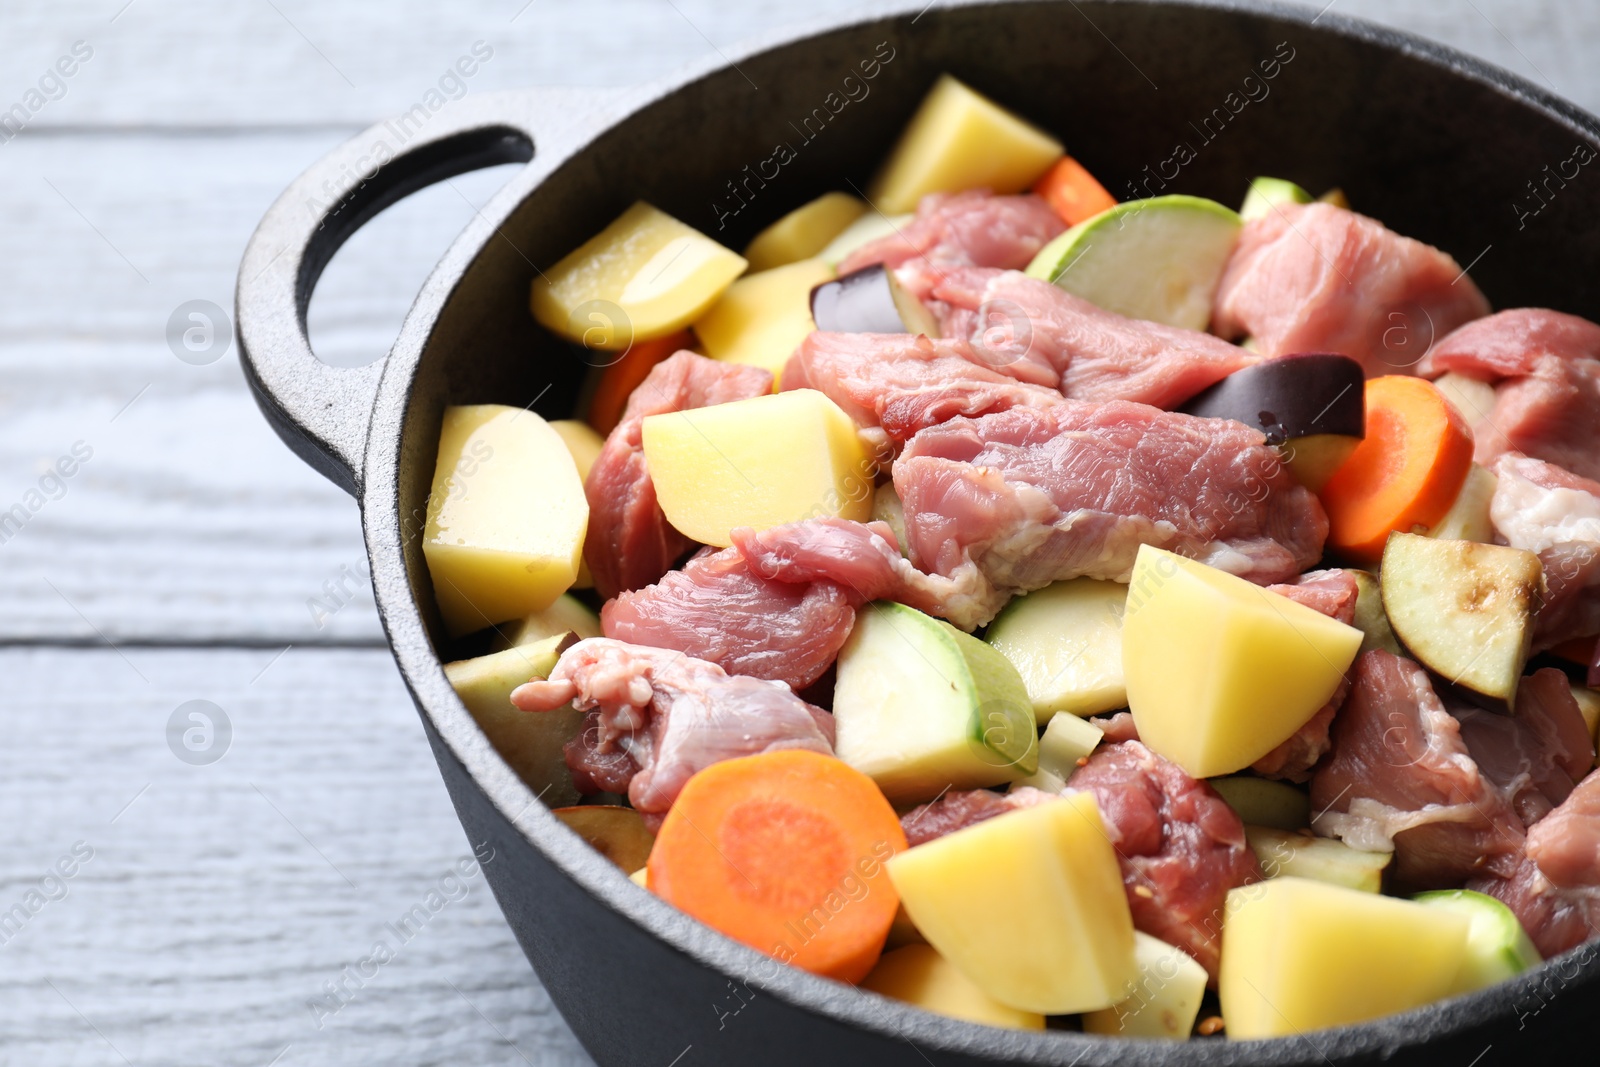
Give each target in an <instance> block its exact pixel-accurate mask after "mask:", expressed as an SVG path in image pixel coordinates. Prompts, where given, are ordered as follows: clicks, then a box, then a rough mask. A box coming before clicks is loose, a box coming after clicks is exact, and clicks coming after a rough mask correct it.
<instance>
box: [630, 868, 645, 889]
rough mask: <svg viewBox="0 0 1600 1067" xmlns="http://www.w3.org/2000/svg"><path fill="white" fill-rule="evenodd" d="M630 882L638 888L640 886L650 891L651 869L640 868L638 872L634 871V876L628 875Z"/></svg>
mask: <svg viewBox="0 0 1600 1067" xmlns="http://www.w3.org/2000/svg"><path fill="white" fill-rule="evenodd" d="M628 881H630V882H632V883H633V884H634V885H636V886H639V887H640V888H641V889H649V888H650V870H649V868H647V867H640V868H639V869H638V870H637V871H634V872H633V873H632V874H630V875H628Z"/></svg>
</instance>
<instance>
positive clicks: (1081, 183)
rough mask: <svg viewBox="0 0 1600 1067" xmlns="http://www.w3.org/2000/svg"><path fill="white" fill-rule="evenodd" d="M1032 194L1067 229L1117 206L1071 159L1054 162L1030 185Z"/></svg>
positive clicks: (1066, 158) (1115, 201)
mask: <svg viewBox="0 0 1600 1067" xmlns="http://www.w3.org/2000/svg"><path fill="white" fill-rule="evenodd" d="M1033 191H1034V192H1035V193H1037V194H1039V195H1040V196H1042V197H1044V201H1045V203H1047V204H1049V205H1050V207H1051V208H1052V209H1053V210H1054V211H1055V213H1056V214H1057V215H1060V216H1061V221H1062V222H1065V223H1066V224H1067V225H1068V226H1076V225H1077V224H1078V223H1080V222H1082V221H1083V220H1085V219H1089V218H1093V217H1094V216H1096V215H1098V214H1100V212H1102V211H1109V210H1111V209H1112V208H1114V207H1116V206H1117V198H1116V197H1114V196H1112V195H1111V194H1110V193H1108V192H1106V187H1105V186H1103V185H1101V184H1100V183H1099V182H1098V181H1096V180H1095V177H1094V175H1093V174H1090V173H1089V172H1088V171H1087V170H1085V169H1084V166H1083V164H1082V163H1079V162H1078V161H1077V160H1076V159H1073V158H1072V157H1071V156H1062V157H1061V158H1060V159H1058V160H1056V161H1055V163H1054V165H1052V166H1051V168H1050V169H1049V170H1047V171H1045V172H1044V176H1043V177H1041V178H1040V179H1039V180H1038V181H1036V182H1034V183H1033Z"/></svg>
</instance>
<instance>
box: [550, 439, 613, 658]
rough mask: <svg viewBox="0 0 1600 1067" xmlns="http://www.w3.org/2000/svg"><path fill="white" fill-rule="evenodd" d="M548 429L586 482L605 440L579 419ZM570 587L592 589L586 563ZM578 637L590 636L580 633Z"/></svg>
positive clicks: (592, 581) (592, 584) (592, 578)
mask: <svg viewBox="0 0 1600 1067" xmlns="http://www.w3.org/2000/svg"><path fill="white" fill-rule="evenodd" d="M550 428H551V429H552V430H554V431H555V432H556V433H558V434H560V435H561V439H562V440H563V441H565V442H566V443H567V451H568V452H571V453H572V461H573V462H574V463H576V464H577V465H578V477H579V478H582V479H583V480H584V481H588V480H589V471H590V470H591V469H592V468H593V467H594V461H595V460H597V459H599V458H600V450H601V449H602V448H604V447H605V444H606V439H605V438H604V437H601V436H600V435H599V434H598V433H596V432H595V429H594V427H593V426H590V425H589V424H588V423H587V422H584V421H583V420H581V419H556V420H554V421H553V422H551V423H550ZM572 587H573V588H574V589H592V588H594V577H593V576H592V575H591V574H590V573H589V564H588V563H587V562H582V561H580V562H579V564H578V577H577V579H576V580H575V581H574V582H573V583H572ZM573 629H577V627H573ZM579 636H581V637H587V636H590V635H588V634H581V633H580V634H579Z"/></svg>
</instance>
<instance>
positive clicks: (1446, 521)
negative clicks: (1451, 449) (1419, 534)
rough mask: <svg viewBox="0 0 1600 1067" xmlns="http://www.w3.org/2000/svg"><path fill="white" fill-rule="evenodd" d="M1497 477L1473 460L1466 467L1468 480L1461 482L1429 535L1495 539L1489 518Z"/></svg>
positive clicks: (1445, 537) (1449, 539)
mask: <svg viewBox="0 0 1600 1067" xmlns="http://www.w3.org/2000/svg"><path fill="white" fill-rule="evenodd" d="M1499 483H1500V479H1499V478H1497V477H1495V474H1494V472H1493V471H1491V470H1488V469H1486V468H1484V467H1480V466H1478V465H1477V464H1476V463H1474V464H1473V465H1472V467H1471V469H1470V470H1468V471H1467V480H1466V481H1464V482H1462V483H1461V492H1459V493H1457V494H1456V502H1455V503H1454V504H1451V505H1450V510H1449V511H1447V512H1445V513H1444V518H1442V519H1440V520H1439V521H1438V522H1436V523H1434V524H1433V528H1432V529H1430V530H1429V531H1428V536H1429V537H1437V538H1439V539H1440V540H1441V541H1482V542H1484V543H1486V544H1493V543H1494V524H1493V523H1492V522H1490V521H1489V504H1490V502H1491V501H1493V499H1494V489H1495V486H1496V485H1498V484H1499Z"/></svg>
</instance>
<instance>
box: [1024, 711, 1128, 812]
mask: <svg viewBox="0 0 1600 1067" xmlns="http://www.w3.org/2000/svg"><path fill="white" fill-rule="evenodd" d="M1105 736H1106V735H1105V732H1104V731H1103V730H1101V729H1100V727H1098V726H1096V725H1095V724H1094V723H1093V722H1091V721H1089V720H1088V719H1080V718H1078V716H1076V715H1074V714H1072V713H1070V712H1066V711H1058V712H1056V714H1055V715H1054V716H1053V717H1052V718H1051V719H1050V723H1049V725H1047V726H1046V727H1045V728H1044V733H1042V734H1040V735H1039V769H1038V770H1037V771H1036V772H1034V773H1033V774H1031V775H1029V776H1028V777H1026V778H1019V779H1018V780H1017V781H1015V782H1013V783H1011V788H1012V789H1018V788H1020V787H1022V786H1032V787H1033V788H1035V789H1042V790H1044V791H1045V792H1046V793H1059V792H1061V791H1062V790H1063V789H1065V788H1066V787H1067V782H1068V781H1070V780H1071V778H1072V774H1073V772H1074V771H1076V770H1077V769H1078V764H1079V761H1081V760H1086V759H1088V758H1089V755H1090V753H1092V752H1093V751H1094V750H1095V749H1096V748H1098V747H1099V745H1100V742H1101V741H1104V740H1105Z"/></svg>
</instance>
